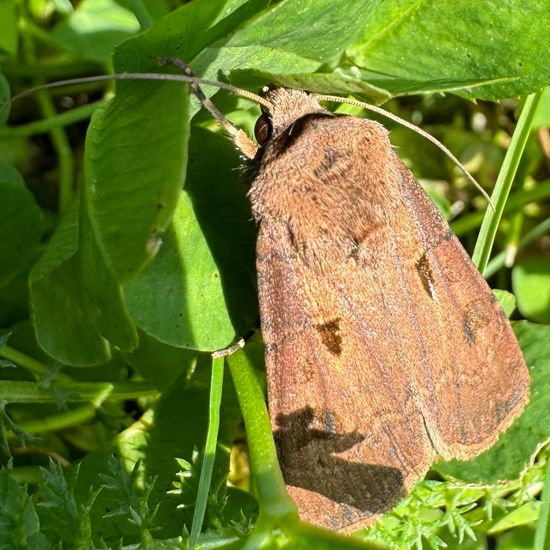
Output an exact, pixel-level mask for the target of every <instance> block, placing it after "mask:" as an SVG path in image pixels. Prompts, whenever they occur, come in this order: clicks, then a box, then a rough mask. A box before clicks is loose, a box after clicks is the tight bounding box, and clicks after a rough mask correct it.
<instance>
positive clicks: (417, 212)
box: [56, 58, 529, 531]
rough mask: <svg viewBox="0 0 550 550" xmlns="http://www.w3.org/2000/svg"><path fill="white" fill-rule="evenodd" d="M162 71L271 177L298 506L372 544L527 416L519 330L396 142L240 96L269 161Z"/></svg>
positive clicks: (320, 112) (272, 308) (281, 377)
mask: <svg viewBox="0 0 550 550" xmlns="http://www.w3.org/2000/svg"><path fill="white" fill-rule="evenodd" d="M160 61H161V64H174V65H176V66H178V67H179V68H181V69H183V71H184V73H185V74H186V75H187V76H186V77H184V79H185V78H186V79H187V81H189V82H191V88H192V89H193V91H194V92H195V94H196V95H197V96H198V97H199V99H200V100H201V102H202V103H203V105H204V106H205V107H206V108H207V109H208V110H209V111H210V112H211V113H212V114H213V115H214V117H215V118H216V119H218V121H220V123H221V124H222V125H223V126H224V128H226V130H227V131H228V132H229V133H230V134H231V135H232V137H233V139H234V142H235V144H236V145H237V147H238V148H239V149H240V150H241V151H242V152H243V154H244V155H245V156H246V157H248V158H249V159H251V162H252V163H253V165H254V166H255V171H256V175H255V178H254V181H253V182H252V184H251V187H250V190H249V197H250V201H251V205H252V211H253V214H254V218H255V220H256V222H257V224H258V239H257V272H258V293H259V303H260V317H261V328H262V333H263V338H264V342H265V358H266V366H267V382H268V401H269V411H270V417H271V422H272V428H273V432H274V437H275V441H276V444H277V449H278V456H279V460H280V464H281V467H282V471H283V474H284V477H285V482H286V484H287V488H288V491H289V493H290V495H291V496H292V498H293V499H294V501H295V502H296V504H297V506H298V508H299V512H300V515H301V517H302V519H303V520H305V521H308V522H310V523H313V524H316V525H320V526H323V527H327V528H330V529H333V530H343V531H352V530H356V529H359V528H361V527H363V526H365V525H368V524H369V523H371V522H372V521H373V520H374V519H375V518H376V517H377V516H378V515H379V514H381V513H383V512H385V511H387V510H388V509H389V508H391V507H392V506H393V505H394V504H396V502H397V501H398V500H399V499H400V498H402V497H403V496H404V495H405V494H406V493H407V492H408V491H409V490H410V489H411V488H412V486H413V485H414V484H415V483H416V482H417V481H418V480H419V479H420V478H422V477H423V476H424V475H425V474H426V472H427V471H428V469H429V467H430V466H431V464H432V463H433V462H434V461H435V460H436V459H438V458H443V459H451V458H458V459H469V458H472V457H475V456H476V455H478V454H479V453H481V452H482V451H484V450H485V449H488V448H489V447H491V446H492V445H493V444H494V443H495V441H496V439H497V438H498V436H499V434H500V433H501V432H502V431H503V430H505V429H506V428H507V427H508V426H510V424H511V423H512V421H513V420H514V419H515V418H516V417H517V416H518V415H519V414H520V413H521V412H522V410H523V408H524V406H525V404H526V402H527V400H528V396H529V373H528V370H527V367H526V365H525V362H524V359H523V357H522V353H521V350H520V348H519V346H518V343H517V341H516V338H515V336H514V333H513V331H512V328H511V326H510V324H509V322H508V320H507V318H506V315H505V314H504V312H503V311H502V309H501V308H500V306H499V305H498V303H497V301H496V299H495V297H494V296H493V294H492V293H491V290H490V288H489V286H488V285H487V283H486V282H485V280H484V279H483V277H482V276H481V275H480V274H479V272H478V271H477V269H476V268H475V266H474V265H473V264H472V262H471V260H470V258H469V256H468V254H467V253H466V251H465V250H464V248H463V247H462V245H461V244H460V242H459V241H458V239H457V238H456V237H455V236H454V234H453V233H452V231H451V229H450V228H449V226H448V224H447V222H446V221H445V220H444V219H443V217H442V216H441V215H440V213H439V211H438V210H437V208H436V207H435V206H434V204H433V203H432V201H431V200H430V199H429V198H428V196H427V195H426V194H425V193H424V191H423V190H422V188H421V187H420V185H419V184H418V182H417V181H416V180H415V178H414V176H413V174H412V173H411V171H410V170H409V169H408V168H407V167H406V166H405V165H404V164H403V162H402V161H401V160H400V159H399V158H398V156H397V155H396V153H395V151H394V150H393V148H392V146H391V144H390V141H389V137H388V131H387V130H386V129H385V128H384V127H383V126H382V125H381V124H379V123H377V122H374V121H371V120H367V119H362V118H357V117H353V116H337V115H335V114H333V113H331V112H329V111H328V110H326V109H324V108H323V107H322V106H321V105H320V102H319V101H320V99H323V98H324V99H331V98H330V96H316V95H315V94H310V95H308V94H307V93H305V92H302V91H299V90H290V89H282V88H280V89H275V90H272V91H270V92H268V93H267V95H266V96H265V97H258V96H255V95H254V94H250V93H248V92H246V91H243V90H237V91H238V93H240V94H241V95H245V96H246V97H249V98H252V99H254V100H256V101H258V102H259V103H260V104H261V105H262V108H263V110H264V113H263V115H262V116H261V117H260V119H259V121H258V123H257V126H256V137H257V141H258V144H259V146H257V145H256V144H255V143H254V142H253V141H252V140H250V138H248V136H247V135H246V134H245V133H244V132H243V131H242V130H238V129H237V128H234V127H233V126H232V124H231V123H230V122H229V121H227V119H226V118H225V117H224V116H223V115H222V114H221V113H220V112H219V111H218V110H217V108H216V107H215V106H214V105H213V104H212V103H211V102H210V100H209V99H207V98H206V97H205V96H204V94H203V93H202V90H201V89H200V87H199V83H205V84H209V83H210V82H208V81H205V80H202V79H199V78H196V77H193V76H192V75H191V73H190V69H189V67H188V66H187V65H186V64H185V63H183V62H181V61H180V60H178V59H174V58H166V59H163V60H160ZM115 76H117V77H120V78H147V79H149V78H159V77H166V76H168V75H158V74H155V73H151V74H142V75H139V74H137V75H136V74H130V73H128V74H124V75H115ZM170 76H175V75H170ZM106 78H112V76H110V77H106ZM81 80H82V79H81ZM94 80H99V78H95V77H94ZM60 84H61V85H62V84H65V83H64V82H62V83H57V84H56V85H60ZM215 85H216V86H218V87H222V88H229V89H232V90H234V91H235V89H234V88H232V87H231V86H229V85H227V84H223V83H215ZM332 99H334V98H332ZM352 102H353V101H352ZM355 103H357V102H355Z"/></svg>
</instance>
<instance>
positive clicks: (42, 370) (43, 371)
mask: <svg viewBox="0 0 550 550" xmlns="http://www.w3.org/2000/svg"><path fill="white" fill-rule="evenodd" d="M0 357H3V358H4V359H8V360H9V361H12V362H13V363H15V364H16V365H19V366H20V367H23V368H25V369H27V370H29V371H31V372H32V373H33V374H36V375H37V376H38V377H41V378H42V377H44V376H46V375H48V374H49V373H50V370H51V367H49V366H48V365H45V364H44V363H41V362H40V361H37V360H36V359H33V358H32V357H29V356H28V355H25V354H24V353H22V352H20V351H18V350H16V349H14V348H12V347H11V346H2V347H0ZM55 380H56V381H58V382H65V383H69V384H70V383H72V378H70V377H69V376H67V375H65V374H61V373H60V372H58V373H56V375H55Z"/></svg>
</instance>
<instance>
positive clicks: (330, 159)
mask: <svg viewBox="0 0 550 550" xmlns="http://www.w3.org/2000/svg"><path fill="white" fill-rule="evenodd" d="M341 157H342V153H340V152H339V151H338V150H337V149H335V148H334V147H329V146H327V147H325V148H324V150H323V160H321V163H320V164H318V165H317V166H316V167H315V169H314V170H313V173H314V174H315V176H316V177H317V178H320V179H321V178H323V177H326V176H327V172H329V171H330V169H331V168H332V167H333V166H334V164H335V163H336V162H337V161H338V159H339V158H341Z"/></svg>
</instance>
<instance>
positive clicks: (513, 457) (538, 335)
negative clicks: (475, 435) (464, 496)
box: [435, 321, 550, 483]
mask: <svg viewBox="0 0 550 550" xmlns="http://www.w3.org/2000/svg"><path fill="white" fill-rule="evenodd" d="M514 330H515V332H516V336H517V338H518V341H519V344H520V346H521V349H522V351H523V355H524V357H525V362H526V363H527V366H528V367H529V372H530V375H531V397H530V400H529V403H528V405H527V407H526V408H525V411H524V412H523V414H522V415H521V416H520V417H519V418H517V419H516V420H515V422H514V423H513V424H512V426H511V427H510V428H508V430H506V431H505V432H504V433H503V434H501V435H500V437H499V439H498V441H497V442H496V443H495V445H493V447H491V448H490V449H489V450H488V451H485V452H484V453H482V454H481V455H479V456H478V457H477V458H475V459H474V460H470V461H468V462H461V461H458V460H451V461H449V462H438V463H437V464H436V466H435V468H436V469H437V470H438V471H440V472H441V473H443V474H445V475H449V476H452V477H454V478H456V479H460V480H462V481H465V482H468V483H497V482H499V481H501V480H508V479H516V478H517V477H519V476H520V474H521V473H522V472H523V470H524V469H525V468H526V466H527V465H528V464H529V463H530V461H531V460H532V457H533V456H534V454H535V453H536V452H537V451H538V449H539V448H540V447H541V445H542V444H544V443H545V442H547V441H548V440H549V439H550V417H549V416H548V407H549V406H550V403H549V399H550V327H548V326H543V325H534V324H532V323H529V322H527V321H521V322H517V323H514ZM479 398H480V399H483V398H484V396H483V395H480V397H479Z"/></svg>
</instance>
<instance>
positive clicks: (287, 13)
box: [193, 0, 372, 77]
mask: <svg viewBox="0 0 550 550" xmlns="http://www.w3.org/2000/svg"><path fill="white" fill-rule="evenodd" d="M371 7H372V0H359V1H355V2H344V1H342V0H339V1H338V0H337V1H334V0H317V1H316V2H310V1H308V0H283V1H281V2H279V3H277V4H275V5H273V6H272V7H271V8H270V9H268V10H265V11H264V12H263V13H262V14H261V15H260V16H258V17H256V18H255V19H254V20H253V21H252V22H251V24H249V25H247V26H245V27H242V28H240V29H239V30H238V31H237V32H235V33H234V34H233V35H232V36H231V37H230V38H229V39H228V40H227V41H226V42H225V43H220V44H218V43H216V44H214V45H213V46H210V47H208V48H205V49H204V50H203V51H202V52H201V53H200V54H199V55H198V56H197V58H196V59H195V60H194V61H193V67H194V68H195V70H196V72H197V74H200V75H201V76H203V75H204V76H205V77H217V76H218V72H219V71H222V72H224V73H227V72H229V71H231V70H233V69H255V70H258V71H264V72H266V73H269V74H273V75H275V74H283V75H285V74H299V73H312V72H314V71H316V70H317V69H319V68H320V67H321V66H322V65H323V64H329V63H333V62H335V61H337V60H338V58H339V57H340V55H341V54H342V52H343V51H344V49H345V48H346V46H347V45H348V44H349V43H350V42H351V41H352V40H353V39H354V38H355V37H356V36H358V35H359V33H360V32H361V30H362V28H363V27H364V25H365V23H366V22H367V20H368V19H369V17H370V11H371ZM335 21H338V24H337V25H335V24H334V22H335ZM266 36H269V42H268V43H266V40H265V37H266Z"/></svg>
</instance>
